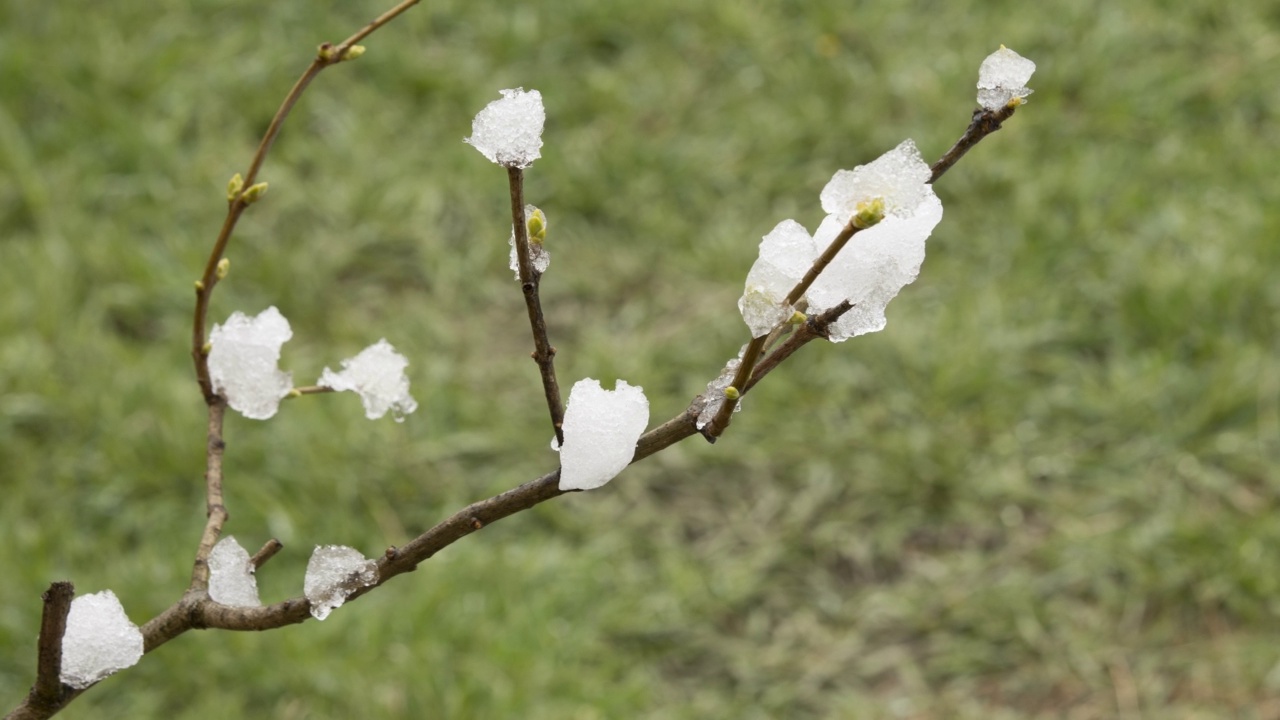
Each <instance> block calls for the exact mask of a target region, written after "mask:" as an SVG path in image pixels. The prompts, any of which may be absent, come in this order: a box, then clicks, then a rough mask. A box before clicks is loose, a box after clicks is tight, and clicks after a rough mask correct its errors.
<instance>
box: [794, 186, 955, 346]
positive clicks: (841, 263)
mask: <svg viewBox="0 0 1280 720" xmlns="http://www.w3.org/2000/svg"><path fill="white" fill-rule="evenodd" d="M941 221H942V202H941V201H940V200H938V196H937V195H934V194H933V191H932V190H929V191H928V194H927V196H926V197H925V200H924V201H923V202H921V203H920V205H919V206H917V207H916V208H915V212H914V213H913V214H912V215H911V216H910V217H906V218H900V217H893V216H889V215H887V216H885V219H884V220H882V221H881V222H879V223H878V224H876V225H873V226H872V227H870V228H868V229H866V230H863V231H861V232H859V233H858V234H857V235H854V236H853V238H852V239H851V240H850V241H849V243H848V244H847V245H845V246H844V248H843V249H841V250H840V252H839V253H838V254H837V255H836V256H835V258H834V259H833V260H832V261H831V264H830V265H828V266H827V268H826V269H825V270H823V271H822V274H821V275H819V276H818V279H817V280H816V281H815V282H814V283H813V286H812V287H811V288H809V295H808V297H809V302H810V306H811V307H812V308H813V309H814V310H815V311H822V310H826V309H828V308H831V307H834V306H836V305H838V304H840V303H841V302H842V301H844V300H848V301H849V302H850V303H852V304H853V308H852V309H850V310H849V311H848V312H846V313H845V314H843V315H841V316H840V319H839V320H837V321H836V322H834V323H832V324H831V326H830V327H829V328H828V331H829V336H830V338H831V341H832V342H843V341H844V340H848V339H849V338H851V337H855V336H857V335H863V334H865V333H869V332H876V331H878V330H883V329H884V326H885V322H886V321H885V316H884V312H885V307H886V306H887V305H888V304H889V301H890V300H892V299H893V298H894V297H895V296H897V294H898V291H899V290H901V289H902V288H903V287H904V286H905V285H907V284H909V283H911V282H912V281H913V280H915V279H916V276H917V275H918V274H919V273H920V265H921V264H922V263H923V262H924V246H925V240H926V239H927V238H928V237H929V234H930V233H932V232H933V229H934V227H936V226H937V225H938V223H939V222H941ZM839 231H840V228H839V227H838V226H837V224H836V223H835V222H824V223H823V225H822V226H820V227H819V228H818V233H817V236H818V237H817V239H818V240H819V241H820V242H821V241H822V240H823V239H824V236H825V235H826V234H830V237H835V235H836V233H838V232H839ZM827 239H829V238H827Z"/></svg>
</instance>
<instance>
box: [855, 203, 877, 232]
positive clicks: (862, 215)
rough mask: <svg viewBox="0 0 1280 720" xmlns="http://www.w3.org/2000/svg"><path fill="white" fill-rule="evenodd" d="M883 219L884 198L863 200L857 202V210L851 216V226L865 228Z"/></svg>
mask: <svg viewBox="0 0 1280 720" xmlns="http://www.w3.org/2000/svg"><path fill="white" fill-rule="evenodd" d="M883 219H884V198H880V197H878V198H875V199H873V200H863V201H862V202H860V203H858V209H857V212H856V213H855V214H854V216H853V226H854V227H856V228H858V229H859V230H866V229H867V228H869V227H871V226H872V225H877V224H879V223H880V221H881V220H883Z"/></svg>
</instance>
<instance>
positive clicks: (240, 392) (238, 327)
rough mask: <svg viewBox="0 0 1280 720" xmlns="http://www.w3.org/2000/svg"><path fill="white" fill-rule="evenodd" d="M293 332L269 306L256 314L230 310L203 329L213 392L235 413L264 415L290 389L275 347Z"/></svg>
mask: <svg viewBox="0 0 1280 720" xmlns="http://www.w3.org/2000/svg"><path fill="white" fill-rule="evenodd" d="M291 337H293V331H292V330H291V329H290V328H289V321H288V320H286V319H285V317H284V316H283V315H281V314H280V311H279V310H277V309H276V308H275V306H272V307H269V308H267V309H266V310H263V311H262V312H261V313H259V314H258V315H257V316H256V317H252V318H251V317H248V316H246V315H245V314H244V313H242V312H238V311H237V312H234V313H232V314H231V317H229V318H227V324H226V325H216V324H215V325H214V326H213V331H212V332H210V333H209V345H210V350H209V380H210V381H212V383H213V391H214V392H216V393H220V394H222V396H223V397H225V398H226V399H227V404H228V405H230V406H231V408H232V409H233V410H235V411H237V412H239V413H240V414H241V415H244V416H245V417H247V418H253V419H254V420H266V419H267V418H270V417H271V416H273V415H275V414H276V410H278V409H279V408H280V400H281V399H282V398H284V396H286V395H288V394H289V390H290V389H292V388H293V376H292V375H291V374H290V373H287V372H282V371H281V370H280V369H279V368H278V367H276V365H277V364H278V363H279V362H280V348H281V346H283V345H284V344H285V342H286V341H288V340H289V338H291Z"/></svg>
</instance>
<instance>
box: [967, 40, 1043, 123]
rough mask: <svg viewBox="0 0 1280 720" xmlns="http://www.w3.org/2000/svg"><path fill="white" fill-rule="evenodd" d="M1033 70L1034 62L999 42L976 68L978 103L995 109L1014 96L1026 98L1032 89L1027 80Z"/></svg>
mask: <svg viewBox="0 0 1280 720" xmlns="http://www.w3.org/2000/svg"><path fill="white" fill-rule="evenodd" d="M1035 71H1036V64H1035V63H1034V62H1032V61H1030V60H1028V59H1026V58H1024V57H1022V56H1021V55H1019V54H1018V53H1016V52H1014V51H1012V50H1010V49H1009V48H1007V47H1005V46H1003V45H1001V46H1000V49H999V50H997V51H995V52H993V53H991V54H990V55H988V56H987V59H985V60H983V61H982V67H980V68H978V104H979V105H981V106H982V107H984V108H986V109H987V110H999V109H1000V108H1003V107H1004V106H1006V105H1008V104H1009V103H1011V102H1013V101H1014V99H1015V98H1016V99H1017V100H1018V101H1024V100H1026V97H1027V96H1028V95H1030V94H1031V93H1032V92H1033V91H1032V90H1031V89H1030V88H1028V87H1027V81H1028V80H1030V79H1031V74H1032V73H1034V72H1035Z"/></svg>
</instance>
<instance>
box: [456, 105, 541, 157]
mask: <svg viewBox="0 0 1280 720" xmlns="http://www.w3.org/2000/svg"><path fill="white" fill-rule="evenodd" d="M546 120H547V113H546V111H545V110H544V109H543V107H542V93H540V92H538V91H537V90H530V91H529V92H525V91H524V88H516V89H514V90H503V91H502V99H501V100H494V101H493V102H491V103H489V104H488V105H487V106H485V109H483V110H481V111H480V112H479V113H477V114H476V118H475V120H474V121H472V123H471V137H469V138H466V139H465V142H467V143H469V144H471V145H473V146H475V148H476V149H477V150H479V151H480V152H481V153H483V154H484V156H485V157H487V158H489V161H490V162H495V163H497V164H499V165H505V166H506V167H515V168H527V167H529V166H530V165H532V164H533V161H534V160H537V159H538V158H540V157H542V153H541V152H540V149H541V148H542V126H543V124H544V123H545V122H546Z"/></svg>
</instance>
